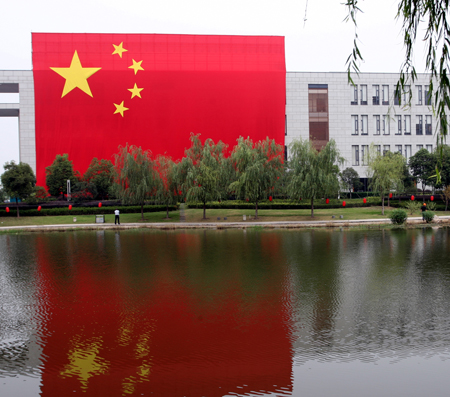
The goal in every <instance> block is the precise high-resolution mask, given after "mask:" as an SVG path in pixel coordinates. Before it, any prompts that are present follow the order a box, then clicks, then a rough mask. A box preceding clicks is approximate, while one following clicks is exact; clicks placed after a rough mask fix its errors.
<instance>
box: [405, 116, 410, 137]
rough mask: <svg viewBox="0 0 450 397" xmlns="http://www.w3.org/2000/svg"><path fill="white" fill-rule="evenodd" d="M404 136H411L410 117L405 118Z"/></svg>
mask: <svg viewBox="0 0 450 397" xmlns="http://www.w3.org/2000/svg"><path fill="white" fill-rule="evenodd" d="M405 135H411V116H405Z"/></svg>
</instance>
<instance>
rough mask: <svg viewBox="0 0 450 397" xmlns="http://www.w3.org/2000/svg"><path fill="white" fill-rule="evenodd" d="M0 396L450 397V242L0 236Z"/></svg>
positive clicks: (441, 235) (400, 236) (382, 236)
mask: <svg viewBox="0 0 450 397" xmlns="http://www.w3.org/2000/svg"><path fill="white" fill-rule="evenodd" d="M0 310H1V312H0V395H2V396H8V397H9V396H21V397H27V396H58V397H60V396H68V395H74V394H75V395H76V394H81V395H83V396H129V395H130V396H131V395H132V396H193V397H197V396H208V397H209V396H212V397H216V396H244V395H245V396H423V395H431V396H446V395H448V390H449V388H450V376H449V373H450V229H431V228H430V229H423V230H374V231H361V230H359V231H352V230H350V231H340V230H335V231H327V230H312V231H311V230H310V231H281V230H275V231H266V230H222V231H197V230H196V231H178V232H160V231H150V230H128V231H121V232H114V231H96V232H87V231H84V232H83V231H77V232H69V233H47V234H17V235H12V234H4V235H0Z"/></svg>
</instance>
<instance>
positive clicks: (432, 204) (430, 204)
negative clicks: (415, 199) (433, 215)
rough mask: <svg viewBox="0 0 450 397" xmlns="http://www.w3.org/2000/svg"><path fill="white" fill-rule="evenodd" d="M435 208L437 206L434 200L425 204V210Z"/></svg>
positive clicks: (434, 209)
mask: <svg viewBox="0 0 450 397" xmlns="http://www.w3.org/2000/svg"><path fill="white" fill-rule="evenodd" d="M436 209H437V206H436V203H435V202H434V201H430V202H429V203H428V204H427V210H428V211H436Z"/></svg>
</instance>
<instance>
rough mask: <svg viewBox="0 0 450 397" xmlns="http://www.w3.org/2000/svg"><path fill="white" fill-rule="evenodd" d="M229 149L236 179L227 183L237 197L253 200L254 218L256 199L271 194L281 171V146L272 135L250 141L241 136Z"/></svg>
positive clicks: (265, 197)
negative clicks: (262, 139)
mask: <svg viewBox="0 0 450 397" xmlns="http://www.w3.org/2000/svg"><path fill="white" fill-rule="evenodd" d="M237 142H238V143H237V145H236V146H235V147H234V149H233V152H232V153H231V160H232V162H233V164H234V167H235V170H236V176H237V180H236V181H234V182H232V183H231V184H230V186H229V190H230V191H234V192H235V194H236V197H238V198H241V199H244V198H245V199H248V201H250V202H252V203H255V218H256V219H257V218H258V203H259V202H260V201H261V200H264V199H267V197H268V196H270V195H272V194H274V187H275V184H276V181H277V179H278V178H279V177H280V176H281V175H282V173H283V169H284V164H283V146H281V145H278V144H277V143H275V141H274V140H273V139H269V138H266V139H265V140H264V141H259V142H255V143H254V142H253V141H252V140H251V139H250V138H247V139H244V138H243V137H240V138H239V139H238V140H237Z"/></svg>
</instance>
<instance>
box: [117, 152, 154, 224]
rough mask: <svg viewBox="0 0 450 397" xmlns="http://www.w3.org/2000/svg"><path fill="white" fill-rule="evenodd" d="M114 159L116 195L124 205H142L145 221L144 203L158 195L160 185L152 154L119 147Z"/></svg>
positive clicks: (142, 214)
mask: <svg viewBox="0 0 450 397" xmlns="http://www.w3.org/2000/svg"><path fill="white" fill-rule="evenodd" d="M114 158H115V163H114V171H115V185H114V188H115V189H114V190H115V193H116V195H117V197H118V198H119V199H120V200H121V201H122V202H123V203H124V204H135V205H140V206H141V219H142V220H144V202H145V200H146V199H148V198H150V197H151V196H154V195H155V194H156V190H157V187H158V183H159V181H158V180H159V175H158V172H157V170H156V164H155V160H154V159H153V156H152V153H151V151H149V150H146V151H144V150H142V148H141V147H137V146H134V145H131V146H128V144H127V145H126V146H119V152H118V153H116V154H115V156H114Z"/></svg>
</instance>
